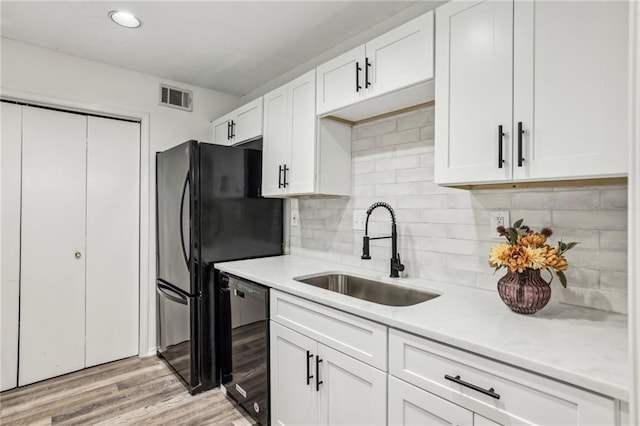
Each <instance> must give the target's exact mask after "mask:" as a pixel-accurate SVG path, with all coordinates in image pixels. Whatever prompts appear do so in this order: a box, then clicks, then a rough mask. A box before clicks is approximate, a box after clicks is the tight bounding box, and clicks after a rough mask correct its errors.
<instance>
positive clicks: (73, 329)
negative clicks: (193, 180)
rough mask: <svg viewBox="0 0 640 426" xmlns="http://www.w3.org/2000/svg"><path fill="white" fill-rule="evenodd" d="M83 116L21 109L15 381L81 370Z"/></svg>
mask: <svg viewBox="0 0 640 426" xmlns="http://www.w3.org/2000/svg"><path fill="white" fill-rule="evenodd" d="M86 133H87V117H86V116H82V115H78V114H69V113H63V112H58V111H51V110H46V109H41V108H31V107H24V108H23V137H22V153H23V156H22V247H21V277H20V278H21V279H20V281H21V284H20V286H21V289H20V292H21V296H20V365H19V368H20V371H19V380H18V382H19V385H20V386H22V385H26V384H28V383H33V382H36V381H39V380H43V379H46V378H49V377H53V376H57V375H60V374H64V373H68V372H70V371H75V370H80V369H82V368H84V365H85V359H84V343H85V338H84V335H85V310H84V307H85V261H84V255H85V253H84V247H85V217H86V205H85V200H86V173H87V169H86V164H87V163H86V154H87V151H86V138H87V135H86Z"/></svg>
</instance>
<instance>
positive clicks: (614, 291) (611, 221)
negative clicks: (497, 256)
mask: <svg viewBox="0 0 640 426" xmlns="http://www.w3.org/2000/svg"><path fill="white" fill-rule="evenodd" d="M433 122H434V107H433V106H430V107H425V108H422V109H419V110H417V111H412V112H406V113H403V114H397V115H394V116H391V117H387V118H383V119H380V120H376V121H371V122H368V123H363V124H360V125H356V126H354V127H353V130H352V144H351V146H352V172H353V176H352V188H351V189H352V196H351V197H350V198H348V199H346V198H343V199H300V200H298V201H297V203H298V208H299V211H300V215H299V216H300V227H296V228H291V252H292V253H294V254H295V253H301V254H303V255H304V254H307V255H313V256H315V257H317V256H324V257H327V256H333V258H332V259H331V260H338V261H340V262H344V263H349V264H353V265H356V266H358V267H361V268H368V269H374V270H377V271H381V272H382V271H386V272H388V270H389V257H390V254H391V249H390V248H389V240H376V241H372V242H371V246H372V247H371V256H372V260H369V261H363V260H360V255H361V254H362V236H363V234H364V232H363V231H353V230H352V215H353V211H354V210H366V209H367V208H368V207H369V206H370V205H371V204H372V203H374V202H376V201H386V202H387V203H389V204H390V205H391V206H392V207H393V208H394V209H395V211H396V215H397V220H398V243H399V252H400V256H401V258H402V262H403V263H404V264H405V266H406V272H407V273H408V274H409V275H410V276H412V277H419V278H424V279H430V280H436V281H440V282H445V283H452V284H458V285H466V286H472V287H478V288H482V289H487V290H492V291H496V285H497V281H498V278H499V277H501V276H502V275H504V271H500V272H498V273H496V274H495V275H494V274H493V269H492V268H490V267H489V265H488V264H487V261H488V256H489V250H490V248H491V246H492V245H494V244H496V243H497V242H500V241H499V240H492V239H491V238H490V235H489V233H490V230H491V229H490V226H489V212H490V211H493V210H509V211H511V221H512V222H515V221H516V220H518V219H520V218H524V219H525V223H526V224H527V225H530V226H531V227H532V228H534V229H537V230H539V229H541V228H542V227H544V226H551V227H552V228H553V230H554V235H553V236H552V238H551V240H552V242H553V244H555V243H556V241H557V240H558V239H560V238H562V239H563V240H564V241H565V242H570V241H579V242H580V245H578V246H577V247H576V248H574V249H573V250H571V251H569V252H568V253H567V259H568V261H569V270H568V271H567V274H566V275H567V279H568V281H569V284H568V288H567V289H563V288H562V286H561V285H560V284H559V282H558V281H557V280H555V281H554V283H553V284H552V289H553V291H552V294H553V296H552V297H553V298H554V299H556V300H559V301H562V302H565V303H571V304H574V305H580V306H588V307H593V308H597V309H602V310H607V311H614V312H626V309H627V186H626V185H615V186H585V187H566V186H565V187H563V186H560V185H559V186H557V187H554V188H539V189H535V188H532V189H509V190H507V189H500V190H474V191H468V190H461V189H453V188H446V187H441V186H438V185H436V184H434V183H433V167H434V158H433ZM294 203H295V202H294ZM390 223H391V222H390V218H389V214H388V213H387V212H386V211H385V210H383V209H378V210H376V211H375V212H374V213H373V214H372V216H371V222H370V223H369V231H370V232H369V235H370V236H376V235H388V234H389V232H390V227H391V225H390ZM318 252H323V253H318ZM345 254H346V255H347V256H345ZM545 277H546V276H545ZM496 297H497V296H496Z"/></svg>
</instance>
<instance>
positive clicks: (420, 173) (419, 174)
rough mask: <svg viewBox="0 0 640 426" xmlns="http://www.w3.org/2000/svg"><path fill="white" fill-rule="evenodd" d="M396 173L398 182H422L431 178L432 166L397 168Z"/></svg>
mask: <svg viewBox="0 0 640 426" xmlns="http://www.w3.org/2000/svg"><path fill="white" fill-rule="evenodd" d="M396 173H397V180H398V182H424V181H427V180H433V168H431V167H420V168H417V169H404V170H398V171H397V172H396Z"/></svg>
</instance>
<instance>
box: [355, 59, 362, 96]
mask: <svg viewBox="0 0 640 426" xmlns="http://www.w3.org/2000/svg"><path fill="white" fill-rule="evenodd" d="M360 71H362V68H360V62H358V61H356V92H359V91H360V89H362V86H360Z"/></svg>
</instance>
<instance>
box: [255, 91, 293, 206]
mask: <svg viewBox="0 0 640 426" xmlns="http://www.w3.org/2000/svg"><path fill="white" fill-rule="evenodd" d="M287 104H288V102H287V86H286V85H285V86H282V87H279V88H278V89H275V90H273V91H271V92H269V93H267V94H266V95H264V129H263V130H264V135H263V141H262V195H264V196H273V195H276V196H277V195H282V194H285V193H286V192H287V189H286V188H284V187H283V177H284V176H283V175H284V173H283V167H284V165H285V164H291V120H290V115H289V111H288V108H289V107H288V105H287Z"/></svg>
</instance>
